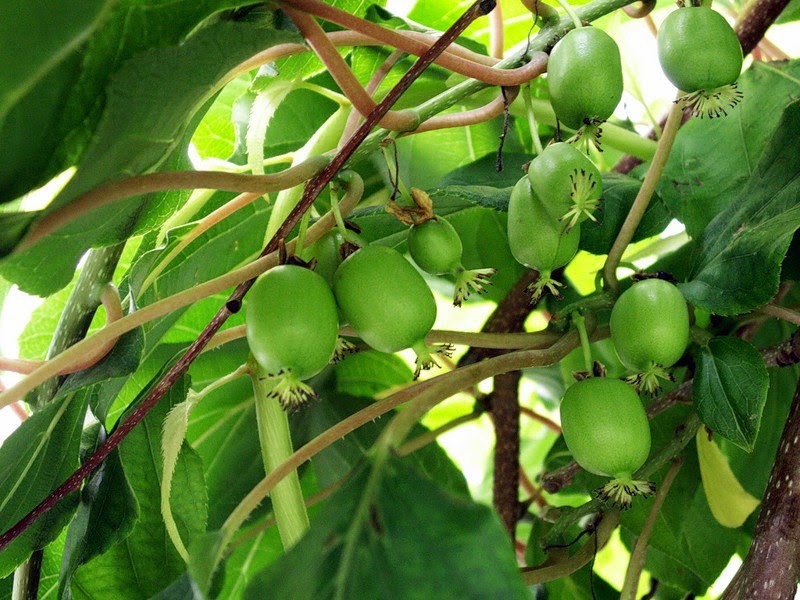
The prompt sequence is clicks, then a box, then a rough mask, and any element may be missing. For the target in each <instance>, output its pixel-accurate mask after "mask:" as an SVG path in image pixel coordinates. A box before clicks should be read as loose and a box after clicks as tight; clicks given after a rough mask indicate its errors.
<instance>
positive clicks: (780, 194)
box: [680, 102, 800, 315]
mask: <svg viewBox="0 0 800 600" xmlns="http://www.w3.org/2000/svg"><path fill="white" fill-rule="evenodd" d="M799 197H800V102H794V103H792V104H791V105H789V107H788V108H787V109H786V110H785V111H784V113H783V117H782V119H781V122H780V125H779V126H778V128H777V130H776V132H775V135H774V136H773V137H772V139H771V140H770V143H769V146H767V149H766V150H765V151H764V153H763V155H762V156H761V159H760V160H759V163H758V167H756V169H755V172H754V173H753V176H752V177H751V178H750V180H749V181H748V182H747V185H745V186H744V188H742V189H741V193H740V194H739V195H738V197H737V199H736V201H735V202H734V203H733V204H731V206H730V207H728V208H727V209H726V210H724V211H722V212H720V213H719V214H718V215H717V216H716V218H715V219H714V220H713V221H711V223H709V225H708V227H707V228H706V229H705V231H703V234H702V235H701V236H700V238H699V240H698V245H699V252H698V256H697V259H696V262H695V266H694V269H693V272H692V275H691V277H690V279H689V281H688V282H687V283H684V284H682V285H681V286H680V287H681V291H682V292H683V294H684V295H685V296H686V298H687V299H688V300H689V302H691V303H692V304H694V305H696V306H700V307H702V308H705V309H706V310H708V311H709V312H712V313H715V314H719V315H735V314H740V313H743V312H747V311H749V310H752V309H753V308H756V307H757V306H761V305H762V304H765V303H766V302H768V301H769V299H770V298H772V296H774V295H775V292H776V291H777V289H778V283H779V277H780V270H781V261H782V260H783V257H784V256H785V254H786V250H787V249H788V247H789V243H790V242H791V240H792V235H793V234H794V232H795V230H796V229H797V227H798V226H800V202H798V198H799Z"/></svg>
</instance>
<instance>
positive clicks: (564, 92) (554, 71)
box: [547, 27, 622, 129]
mask: <svg viewBox="0 0 800 600" xmlns="http://www.w3.org/2000/svg"><path fill="white" fill-rule="evenodd" d="M547 85H548V88H549V90H550V102H551V104H552V105H553V110H555V112H556V116H557V117H558V119H559V120H560V121H561V122H562V123H563V124H564V125H566V126H567V127H571V128H572V129H579V128H580V127H582V126H583V125H584V123H585V122H586V121H587V120H592V121H605V120H606V119H608V117H610V116H611V114H612V113H613V112H614V109H615V108H616V107H617V104H619V101H620V98H622V63H621V61H620V55H619V48H618V47H617V43H616V42H615V41H614V40H613V39H612V38H611V36H609V35H608V34H607V33H606V32H605V31H603V30H602V29H598V28H596V27H579V28H578V29H573V30H572V31H570V32H569V33H567V34H566V35H565V36H564V37H563V38H562V39H561V40H560V41H559V42H558V43H557V44H556V45H555V47H554V48H553V51H552V52H551V53H550V60H549V61H548V63H547Z"/></svg>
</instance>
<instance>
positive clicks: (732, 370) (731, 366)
mask: <svg viewBox="0 0 800 600" xmlns="http://www.w3.org/2000/svg"><path fill="white" fill-rule="evenodd" d="M696 360H697V373H696V374H695V384H694V387H693V390H694V397H693V400H694V403H695V406H696V407H697V414H699V415H700V418H701V419H703V422H704V423H705V424H706V426H707V427H708V428H709V429H711V430H712V431H713V432H714V433H716V434H718V435H721V436H722V437H724V438H726V439H728V440H730V441H731V442H733V443H734V444H736V445H737V446H739V447H740V448H742V449H743V450H747V451H748V452H749V451H752V450H753V446H754V444H755V440H756V436H757V435H758V429H759V425H760V424H761V412H762V411H763V410H764V402H765V401H766V399H767V388H768V386H769V376H768V375H767V369H766V367H765V366H764V361H763V360H762V359H761V356H760V355H759V353H758V351H757V350H756V349H755V348H753V346H751V345H750V344H748V343H747V342H745V341H744V340H740V339H738V338H733V337H719V338H714V339H712V340H711V341H709V343H708V345H707V346H704V347H702V348H700V350H699V351H698V356H697V359H696Z"/></svg>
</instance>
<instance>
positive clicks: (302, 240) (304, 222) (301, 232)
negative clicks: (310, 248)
mask: <svg viewBox="0 0 800 600" xmlns="http://www.w3.org/2000/svg"><path fill="white" fill-rule="evenodd" d="M309 221H311V211H310V210H307V211H306V212H305V213H304V214H303V218H302V219H300V227H299V228H298V230H297V245H296V246H295V250H294V254H295V256H297V258H300V259H302V258H303V251H304V250H305V249H306V245H305V244H306V232H307V231H308V223H309Z"/></svg>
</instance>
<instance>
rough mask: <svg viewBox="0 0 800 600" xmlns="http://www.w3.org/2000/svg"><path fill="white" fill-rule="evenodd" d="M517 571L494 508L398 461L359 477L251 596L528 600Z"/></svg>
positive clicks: (373, 467)
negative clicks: (476, 548)
mask: <svg viewBox="0 0 800 600" xmlns="http://www.w3.org/2000/svg"><path fill="white" fill-rule="evenodd" d="M475 544H480V545H481V547H482V548H483V551H482V552H481V553H480V554H475V553H474V552H473V548H474V545H475ZM444 557H451V559H450V560H455V561H457V562H452V563H451V562H450V560H443V558H444ZM456 557H458V558H456ZM454 568H457V572H458V576H457V577H454V576H453V569H454ZM514 571H515V569H514V568H513V565H512V557H511V548H510V546H509V545H508V542H507V539H506V538H505V534H504V533H503V530H502V528H501V527H500V523H499V521H498V519H497V517H496V516H495V515H494V514H493V513H492V512H491V511H490V510H489V509H488V508H486V507H485V506H480V505H478V504H474V503H472V502H470V501H466V500H464V499H463V498H457V497H454V496H450V495H448V494H447V493H445V492H444V491H442V490H441V489H440V488H439V487H437V486H436V484H435V483H433V482H432V481H430V480H429V479H427V478H425V477H421V476H420V475H419V474H418V473H417V472H416V471H415V470H414V469H413V468H410V467H409V466H407V465H406V464H405V463H404V462H402V461H401V460H398V459H390V460H389V461H388V462H387V463H385V464H372V463H367V464H366V465H365V466H364V468H362V469H360V470H359V472H358V473H357V474H356V475H354V476H353V478H352V479H351V480H350V482H349V483H348V485H347V487H346V488H344V489H343V490H341V491H340V492H338V493H337V494H336V495H335V496H333V497H332V498H331V499H330V500H329V502H328V504H327V505H326V506H325V508H324V509H323V510H322V512H321V513H320V514H319V515H318V516H317V518H316V519H315V520H314V521H313V523H312V527H311V530H310V531H309V533H308V534H307V535H306V537H305V538H303V539H302V540H301V541H300V542H299V543H298V544H297V545H296V546H295V547H294V548H293V549H292V550H291V551H290V552H288V553H287V554H286V555H285V556H284V557H282V558H281V559H279V560H278V561H277V562H276V563H275V564H274V565H273V566H271V567H270V568H269V569H267V570H266V571H263V572H262V573H261V574H259V576H257V577H256V578H255V579H254V580H253V581H252V582H251V583H250V585H249V586H248V588H247V592H246V593H245V596H244V597H245V598H262V597H263V596H264V594H265V593H266V592H267V590H269V593H270V594H274V595H275V596H276V597H284V598H297V599H298V600H299V599H303V598H332V597H336V596H339V595H341V594H344V595H345V597H352V596H358V597H362V598H378V597H381V595H382V591H381V590H386V589H390V590H393V592H394V593H397V594H398V595H399V596H403V597H409V596H416V597H434V596H435V597H438V598H462V597H464V595H465V594H468V595H477V596H492V595H499V596H501V597H503V598H525V597H527V596H526V592H525V588H524V587H523V585H522V582H521V581H520V578H519V576H518V575H517V574H516V573H515V572H514ZM376 574H379V575H380V576H379V577H376V576H375V575H376Z"/></svg>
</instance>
